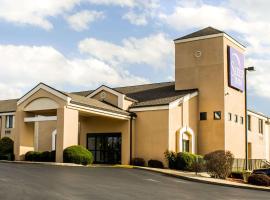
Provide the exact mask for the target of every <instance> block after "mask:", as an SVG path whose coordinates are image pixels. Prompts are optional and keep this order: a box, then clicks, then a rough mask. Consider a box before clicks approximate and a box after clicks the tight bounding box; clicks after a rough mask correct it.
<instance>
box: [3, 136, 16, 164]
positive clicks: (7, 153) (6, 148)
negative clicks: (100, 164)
mask: <svg viewBox="0 0 270 200" xmlns="http://www.w3.org/2000/svg"><path fill="white" fill-rule="evenodd" d="M13 148H14V142H13V140H12V139H10V138H9V137H3V138H2V139H1V140H0V159H1V160H14V153H13Z"/></svg>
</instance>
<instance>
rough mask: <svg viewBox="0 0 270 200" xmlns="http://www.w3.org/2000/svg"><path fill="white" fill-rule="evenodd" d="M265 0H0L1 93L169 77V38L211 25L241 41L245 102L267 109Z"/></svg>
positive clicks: (269, 64) (269, 70) (269, 34)
mask: <svg viewBox="0 0 270 200" xmlns="http://www.w3.org/2000/svg"><path fill="white" fill-rule="evenodd" d="M269 6H270V1H269V0H256V1H254V0H223V1H222V0H57V1H56V0H46V1H44V0H0V99H9V98H19V97H21V96H22V95H23V94H24V93H26V92H27V91H29V90H30V89H31V88H33V87H34V86H35V85H37V84H38V83H39V82H44V83H46V84H48V85H50V86H53V87H55V88H57V89H59V90H64V91H68V92H71V91H81V90H90V89H95V88H97V87H98V86H100V85H101V84H105V85H108V86H111V87H114V86H124V85H134V84H144V83H153V82H163V81H173V80H174V43H173V39H175V38H178V37H180V36H183V35H185V34H188V33H191V32H193V31H196V30H199V29H202V28H205V27H208V26H212V27H214V28H217V29H220V30H223V31H225V32H227V33H228V34H229V35H231V36H232V37H233V38H235V39H237V40H238V41H240V42H241V43H242V44H244V45H245V46H246V47H247V49H246V54H245V65H246V66H255V68H256V72H252V73H249V74H248V105H249V108H251V109H253V110H255V111H257V112H262V113H265V114H267V115H270V106H269V102H270V87H269V86H270V76H269V74H270V22H269V21H270V20H269V19H270V12H269V9H268V8H269Z"/></svg>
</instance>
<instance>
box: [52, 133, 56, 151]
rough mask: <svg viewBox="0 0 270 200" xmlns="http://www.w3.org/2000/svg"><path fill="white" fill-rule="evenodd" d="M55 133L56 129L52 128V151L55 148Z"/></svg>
mask: <svg viewBox="0 0 270 200" xmlns="http://www.w3.org/2000/svg"><path fill="white" fill-rule="evenodd" d="M56 135H57V130H56V129H54V130H53V132H52V151H55V150H56Z"/></svg>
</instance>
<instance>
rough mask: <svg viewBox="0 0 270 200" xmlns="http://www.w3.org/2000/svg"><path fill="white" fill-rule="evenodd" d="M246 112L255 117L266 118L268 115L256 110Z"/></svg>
mask: <svg viewBox="0 0 270 200" xmlns="http://www.w3.org/2000/svg"><path fill="white" fill-rule="evenodd" d="M247 114H248V115H252V116H254V117H257V118H259V119H264V120H268V117H266V116H264V114H260V113H256V112H253V111H250V110H248V111H247Z"/></svg>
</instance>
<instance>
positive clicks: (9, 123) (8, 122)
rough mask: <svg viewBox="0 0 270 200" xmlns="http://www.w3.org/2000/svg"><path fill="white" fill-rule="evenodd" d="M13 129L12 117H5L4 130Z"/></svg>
mask: <svg viewBox="0 0 270 200" xmlns="http://www.w3.org/2000/svg"><path fill="white" fill-rule="evenodd" d="M13 127H14V115H7V116H6V128H13Z"/></svg>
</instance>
